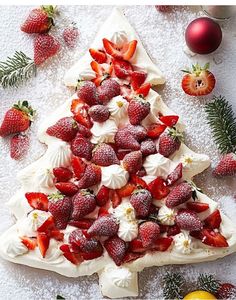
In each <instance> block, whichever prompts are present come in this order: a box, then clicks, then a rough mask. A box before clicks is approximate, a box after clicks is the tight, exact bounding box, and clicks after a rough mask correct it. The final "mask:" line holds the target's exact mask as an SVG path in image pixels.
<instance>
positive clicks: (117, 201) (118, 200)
mask: <svg viewBox="0 0 236 300" xmlns="http://www.w3.org/2000/svg"><path fill="white" fill-rule="evenodd" d="M110 195H111V203H112V207H113V208H116V207H117V206H118V205H120V204H121V201H122V199H121V197H120V196H119V195H118V193H117V191H116V190H111V194H110Z"/></svg>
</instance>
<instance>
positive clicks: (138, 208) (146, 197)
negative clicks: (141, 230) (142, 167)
mask: <svg viewBox="0 0 236 300" xmlns="http://www.w3.org/2000/svg"><path fill="white" fill-rule="evenodd" d="M130 203H131V204H132V206H133V207H134V209H135V212H136V216H137V217H140V218H145V217H147V216H148V215H149V210H150V207H151V203H152V195H151V193H150V192H149V191H148V190H145V189H138V190H135V191H134V192H133V194H132V196H131V197H130Z"/></svg>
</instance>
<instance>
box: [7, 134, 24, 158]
mask: <svg viewBox="0 0 236 300" xmlns="http://www.w3.org/2000/svg"><path fill="white" fill-rule="evenodd" d="M28 150H29V137H28V136H27V135H25V134H17V135H14V136H13V137H12V138H11V140H10V155H11V158H12V159H15V160H18V159H21V158H23V157H24V156H25V155H26V154H27V152H28Z"/></svg>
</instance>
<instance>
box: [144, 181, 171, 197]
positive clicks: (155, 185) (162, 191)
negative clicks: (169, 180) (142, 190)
mask: <svg viewBox="0 0 236 300" xmlns="http://www.w3.org/2000/svg"><path fill="white" fill-rule="evenodd" d="M148 189H149V191H150V192H151V194H152V197H153V198H154V199H156V200H161V199H163V198H165V197H166V196H167V195H168V194H169V192H170V190H169V188H168V186H166V182H165V180H164V179H163V178H161V177H157V178H156V179H154V180H153V181H151V182H150V183H149V184H148Z"/></svg>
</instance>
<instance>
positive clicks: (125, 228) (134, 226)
mask: <svg viewBox="0 0 236 300" xmlns="http://www.w3.org/2000/svg"><path fill="white" fill-rule="evenodd" d="M118 236H119V237H120V238H121V239H122V240H123V241H125V242H130V241H132V240H133V239H135V238H136V237H137V236H138V222H137V221H129V222H124V221H123V222H121V223H120V226H119V230H118Z"/></svg>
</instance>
